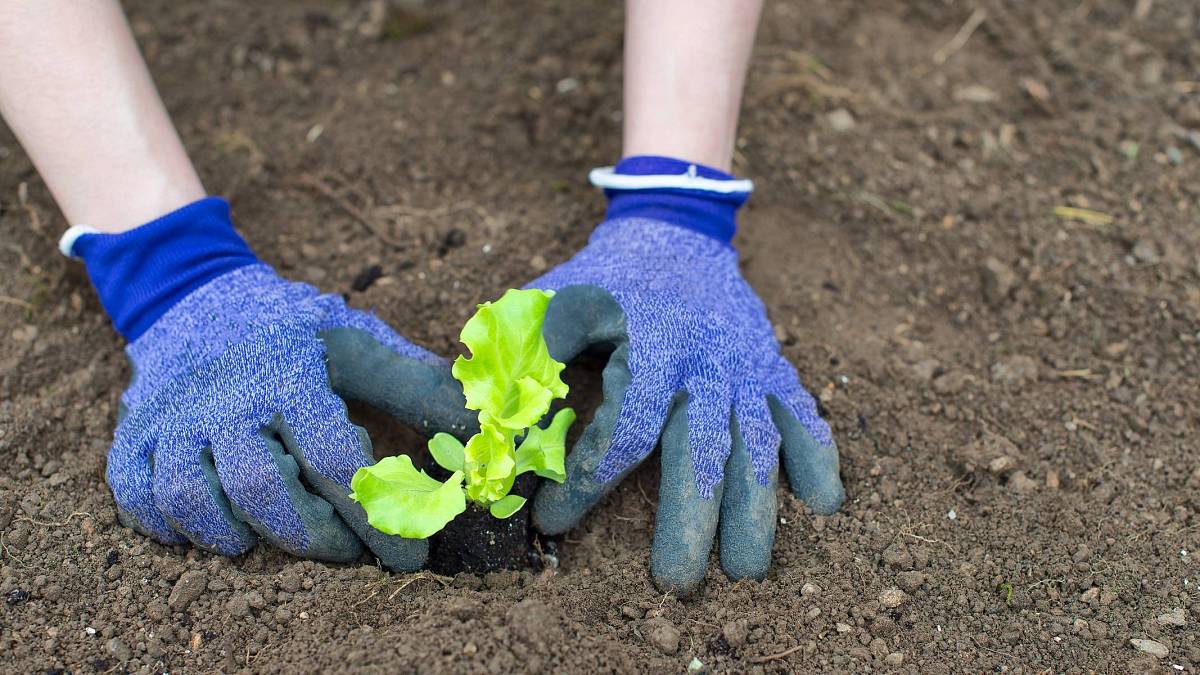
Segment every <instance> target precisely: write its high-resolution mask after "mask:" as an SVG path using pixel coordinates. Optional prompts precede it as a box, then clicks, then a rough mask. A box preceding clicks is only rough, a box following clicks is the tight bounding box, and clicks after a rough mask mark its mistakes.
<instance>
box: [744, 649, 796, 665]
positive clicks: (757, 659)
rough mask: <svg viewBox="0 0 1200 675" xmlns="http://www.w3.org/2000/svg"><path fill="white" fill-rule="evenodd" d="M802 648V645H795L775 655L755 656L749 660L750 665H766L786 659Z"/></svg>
mask: <svg viewBox="0 0 1200 675" xmlns="http://www.w3.org/2000/svg"><path fill="white" fill-rule="evenodd" d="M803 648H804V645H796V646H795V647H792V648H791V649H785V650H783V651H781V652H778V653H775V654H767V655H766V656H756V657H754V658H752V659H750V663H767V662H768V661H777V660H779V659H786V658H787V657H789V656H791V655H792V654H795V653H796V652H798V651H800V650H801V649H803Z"/></svg>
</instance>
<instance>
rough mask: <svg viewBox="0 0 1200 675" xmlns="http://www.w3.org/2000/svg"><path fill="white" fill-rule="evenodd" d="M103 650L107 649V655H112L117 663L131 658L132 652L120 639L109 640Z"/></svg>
mask: <svg viewBox="0 0 1200 675" xmlns="http://www.w3.org/2000/svg"><path fill="white" fill-rule="evenodd" d="M104 648H105V649H107V650H108V653H109V654H112V655H113V657H115V658H116V659H117V660H118V661H128V660H129V659H131V658H133V651H131V650H130V649H129V647H127V646H126V645H125V643H124V642H121V639H120V638H113V639H111V640H109V641H108V643H107V644H105V645H104Z"/></svg>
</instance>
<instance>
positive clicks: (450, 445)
mask: <svg viewBox="0 0 1200 675" xmlns="http://www.w3.org/2000/svg"><path fill="white" fill-rule="evenodd" d="M429 454H430V455H433V461H435V462H437V463H438V466H440V467H442V468H443V469H445V470H447V471H462V469H463V461H464V459H463V444H462V442H461V441H459V440H458V439H457V438H455V437H453V436H451V435H450V434H447V433H445V432H439V433H437V434H434V436H433V438H431V439H429Z"/></svg>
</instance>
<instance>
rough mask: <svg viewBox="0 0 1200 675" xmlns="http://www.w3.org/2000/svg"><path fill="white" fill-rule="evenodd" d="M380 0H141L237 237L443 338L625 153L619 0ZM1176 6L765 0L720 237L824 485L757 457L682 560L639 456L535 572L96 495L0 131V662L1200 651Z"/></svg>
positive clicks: (259, 666) (40, 237)
mask: <svg viewBox="0 0 1200 675" xmlns="http://www.w3.org/2000/svg"><path fill="white" fill-rule="evenodd" d="M383 7H384V5H382V4H379V3H372V2H357V1H355V2H350V1H336V2H319V1H317V0H305V1H303V2H282V1H281V0H272V1H270V2H265V1H264V2H253V3H241V2H221V3H175V2H166V1H165V0H134V1H131V2H130V3H129V9H130V11H131V13H132V17H133V23H134V26H135V29H136V32H137V35H138V37H139V40H140V41H141V44H142V47H143V49H144V50H145V52H146V54H147V56H148V58H149V60H150V63H151V66H152V69H153V71H154V73H155V76H156V78H157V80H158V82H159V84H160V87H161V89H162V93H163V96H164V98H165V99H166V102H167V104H168V106H169V108H170V110H171V111H172V114H173V115H174V118H175V120H176V121H177V123H178V125H179V128H180V130H181V133H182V136H183V138H184V139H185V142H186V143H187V145H188V146H189V148H190V149H191V151H192V153H193V156H194V158H195V161H196V163H197V165H198V167H199V170H200V172H201V174H202V175H203V177H204V178H205V180H206V184H207V186H208V187H209V189H210V190H211V191H212V192H213V193H216V194H222V195H225V196H227V197H228V198H229V199H230V200H231V201H232V204H233V207H234V211H235V214H236V220H237V222H238V224H239V226H240V228H241V229H242V231H243V232H244V233H245V235H246V236H247V238H248V239H249V241H250V242H251V244H252V245H253V246H254V248H255V250H256V251H258V252H259V253H260V255H261V256H263V257H264V258H265V259H266V260H267V261H268V262H270V263H271V264H273V265H275V266H276V267H277V268H278V269H279V271H280V272H281V273H282V274H284V275H287V276H289V277H291V278H294V279H299V280H303V281H307V282H311V283H313V284H316V285H317V286H319V287H321V288H322V289H324V290H327V291H332V292H341V293H346V294H347V295H348V297H349V299H350V302H351V303H352V304H353V305H355V306H358V307H363V308H375V309H376V310H377V311H378V312H379V313H380V315H381V316H382V317H383V318H384V319H386V320H387V321H388V322H389V323H391V324H392V325H393V326H395V327H396V328H397V329H398V330H399V331H400V332H402V333H403V334H405V335H407V336H409V337H410V338H412V339H413V340H415V341H416V342H419V343H421V344H423V345H426V346H428V347H429V348H431V349H433V350H435V351H438V352H440V353H442V354H446V355H452V354H454V353H456V351H457V347H456V345H455V336H456V334H457V331H458V329H459V327H460V326H461V325H462V324H463V322H464V321H465V320H466V318H467V317H468V316H469V315H470V313H471V312H472V310H473V306H474V304H475V303H477V302H480V301H483V300H488V299H494V298H496V297H498V296H499V295H500V294H501V292H502V291H503V290H504V289H506V288H509V287H514V286H519V285H521V284H522V283H524V282H526V281H527V280H529V279H531V278H533V277H534V276H535V275H537V274H538V273H540V272H541V271H543V270H544V269H546V268H547V267H548V266H551V265H554V264H557V263H559V262H561V261H563V260H565V259H566V258H568V257H569V256H570V255H571V254H572V253H573V252H574V251H575V250H577V249H578V248H579V247H580V246H581V245H583V243H584V241H585V240H586V237H587V234H588V232H589V230H590V229H591V227H592V226H593V225H594V224H595V223H596V222H598V220H599V219H600V218H601V217H602V213H603V203H602V200H601V198H600V196H599V195H598V194H597V193H596V192H595V191H594V190H592V189H591V188H589V187H588V185H587V184H586V181H585V179H584V176H585V173H586V169H588V168H589V167H591V166H593V165H597V164H603V163H607V162H611V161H612V160H613V159H614V158H615V157H617V156H618V153H619V151H620V147H619V144H620V138H619V137H620V133H619V129H620V123H619V115H618V112H619V106H620V97H619V92H620V61H621V58H620V55H621V36H620V25H621V10H620V6H619V3H582V2H579V3H561V2H549V1H541V0H539V1H524V2H510V3H495V2H489V3H476V2H466V1H465V0H455V1H451V2H444V3H436V4H434V3H429V4H421V3H419V2H418V3H415V4H412V3H410V4H405V5H403V7H404V8H405V9H403V10H400V9H393V10H391V11H380V9H381V8H383ZM980 13H981V14H980ZM1198 31H1200V6H1198V5H1196V3H1194V2H1189V1H1187V0H1173V1H1168V0H1157V1H1155V0H1140V1H1139V2H1136V3H1133V2H1123V1H1120V0H1083V1H1072V2H1038V3H1032V2H1031V3H1006V2H999V1H992V0H980V1H978V2H939V3H931V2H921V1H917V0H905V1H897V2H891V1H888V2H885V1H883V0H866V1H861V2H841V1H833V0H813V1H811V2H804V3H799V2H782V1H776V2H770V3H768V7H767V10H766V18H765V20H764V22H763V26H762V31H761V40H760V44H759V46H758V49H757V51H756V56H755V61H754V66H753V73H752V76H751V79H750V84H749V91H748V93H747V100H746V106H745V114H744V118H743V128H742V135H741V138H740V140H739V142H738V145H737V149H738V153H737V160H736V170H737V172H738V173H739V174H742V175H746V176H750V177H753V178H754V179H755V180H756V181H757V183H758V188H759V189H758V192H757V193H756V194H755V196H754V198H753V199H752V200H751V202H750V205H749V206H748V208H747V209H746V211H745V216H744V218H743V221H742V227H741V233H740V234H739V237H738V241H737V244H738V246H739V248H740V249H741V251H742V255H743V263H744V270H745V274H746V276H747V277H748V278H749V279H750V280H751V282H752V283H753V284H754V285H755V287H756V288H757V289H758V290H759V291H760V293H761V294H762V297H763V300H764V302H765V303H766V306H767V307H768V309H769V311H770V313H771V317H772V319H773V321H774V322H775V324H776V326H777V332H778V335H779V337H780V338H781V340H782V342H783V345H784V350H785V352H786V354H787V356H788V357H789V358H790V359H791V360H792V361H793V362H794V363H795V364H796V366H797V367H798V368H799V371H800V372H801V373H802V377H803V379H804V381H805V383H806V384H807V385H808V386H809V387H810V388H811V389H812V390H813V391H814V393H816V394H818V395H819V398H820V400H821V402H822V404H823V406H824V409H825V411H826V414H827V416H828V419H829V421H830V423H831V424H832V426H833V429H834V431H835V435H836V437H837V440H838V443H839V446H840V448H841V451H842V467H843V472H844V478H845V482H846V487H847V491H848V493H849V499H848V501H847V503H846V506H845V508H844V509H843V511H842V512H841V513H839V514H837V515H834V516H831V517H824V518H817V517H812V516H810V515H809V514H806V513H805V510H804V507H803V505H802V504H800V503H799V502H797V501H796V500H795V499H794V498H792V497H791V496H790V495H789V494H788V493H787V492H786V491H785V490H783V489H781V490H780V493H779V497H780V501H781V504H782V507H781V509H780V523H779V533H778V538H777V542H776V546H775V553H774V565H773V568H772V571H771V573H770V575H769V576H768V578H767V579H766V580H765V581H762V582H752V581H742V582H738V583H733V582H730V581H729V580H727V579H726V578H725V577H724V576H723V575H722V573H721V572H720V570H719V568H718V567H717V566H716V564H715V562H714V564H713V565H712V566H711V567H710V571H709V575H708V580H707V584H706V586H705V587H704V590H703V591H702V592H701V593H700V594H699V595H698V596H697V597H695V598H690V599H686V600H682V601H681V600H676V599H673V598H671V597H664V596H663V595H662V594H660V593H659V592H657V591H656V590H655V588H654V586H653V585H652V584H651V583H650V581H649V579H648V574H647V561H648V550H649V544H650V541H651V536H652V531H653V525H654V523H653V515H654V503H655V500H656V495H657V488H656V486H657V476H658V472H657V468H656V467H655V466H654V464H655V462H654V461H653V460H651V461H650V462H648V463H647V464H646V466H645V467H644V468H643V469H641V470H639V471H638V472H636V473H634V474H633V475H631V476H630V477H629V478H628V479H627V480H626V481H625V482H624V483H623V484H622V485H621V486H620V487H618V488H617V489H616V490H615V491H614V492H613V493H612V495H611V496H610V497H609V498H608V499H606V500H605V501H604V502H603V504H602V505H600V506H599V507H598V508H597V509H596V510H595V511H594V513H593V514H592V515H591V516H590V517H588V518H587V519H586V520H585V521H584V522H583V523H582V524H581V525H580V526H579V527H578V528H577V529H576V530H575V531H573V532H572V533H570V534H569V535H568V536H567V538H566V539H565V540H564V542H563V543H562V545H561V548H560V551H559V553H560V554H561V561H562V565H561V567H560V568H559V569H558V572H557V574H549V573H542V572H528V571H527V572H515V573H492V574H488V575H485V576H482V577H478V576H470V575H460V576H458V577H455V578H453V579H447V578H439V577H436V576H434V575H432V574H430V573H428V572H425V573H418V574H408V575H389V574H386V573H384V572H382V571H380V570H379V569H378V568H376V567H375V566H373V565H372V564H370V563H369V562H368V561H364V562H363V563H362V564H358V565H347V566H334V565H326V564H319V563H313V562H306V561H300V560H296V559H293V558H290V557H288V556H286V555H284V554H281V553H278V552H275V551H272V550H269V549H266V548H263V549H259V550H255V551H253V552H251V553H249V554H247V555H246V556H244V557H243V558H240V559H236V560H227V559H223V558H218V557H214V556H211V555H209V554H206V553H200V552H197V551H195V550H189V549H187V548H182V547H180V548H167V547H163V546H160V545H158V544H156V543H153V542H151V541H148V540H146V539H144V538H141V537H139V536H137V535H135V534H134V533H132V532H130V531H128V530H125V529H123V528H121V527H119V526H118V525H117V524H116V522H115V518H114V511H113V506H112V500H111V497H110V495H109V492H108V490H107V488H106V486H105V484H104V479H103V471H104V461H105V459H104V458H105V452H106V450H107V447H108V444H109V442H110V439H111V434H112V427H113V421H114V415H115V412H116V403H117V400H118V396H119V394H120V391H121V389H122V388H123V386H124V385H125V383H126V381H127V379H128V377H129V369H128V366H127V365H126V363H125V359H124V357H123V354H122V351H121V346H122V345H121V342H120V340H119V339H118V338H117V337H116V336H115V335H114V333H113V331H112V330H111V329H110V328H109V326H108V323H107V320H106V319H105V317H104V316H103V315H102V312H101V310H100V308H99V306H98V304H97V302H96V300H95V297H94V295H93V293H92V291H91V289H90V288H89V287H88V285H87V280H86V278H85V276H84V274H83V270H82V269H81V267H80V266H79V265H78V264H77V263H74V262H69V261H66V260H63V259H62V258H60V257H59V255H58V254H57V252H56V250H55V240H56V238H57V236H58V235H59V234H60V233H61V231H62V230H63V229H64V226H65V225H64V223H63V222H61V216H60V215H58V213H57V211H56V210H55V208H54V206H53V203H52V201H51V200H50V198H49V195H48V193H47V191H46V189H45V186H44V184H43V183H42V182H41V181H40V179H38V178H37V176H36V174H35V172H34V170H33V168H32V166H31V165H30V163H29V162H28V160H27V159H26V158H25V157H24V155H23V154H22V153H21V150H20V149H19V147H18V146H17V145H16V142H15V140H14V139H13V138H12V136H11V135H10V134H8V133H7V132H0V160H3V161H2V162H0V295H2V296H3V298H2V302H0V316H2V317H3V328H4V330H3V338H4V339H3V340H0V467H3V468H2V469H0V597H3V598H4V602H0V669H3V670H4V671H7V672H39V671H45V672H60V671H62V670H69V671H71V672H84V673H86V672H122V671H131V672H146V673H149V672H164V671H168V670H169V671H172V672H214V671H227V672H233V671H241V670H246V671H254V672H271V671H280V670H288V671H299V672H315V671H323V670H342V669H344V670H355V671H373V672H387V673H398V672H416V671H421V672H471V673H483V672H492V673H500V672H517V671H527V672H607V671H618V672H633V671H638V672H681V671H684V670H685V669H687V668H688V665H689V664H690V663H691V664H693V666H694V667H702V668H707V669H709V670H710V671H713V672H794V671H798V670H806V671H849V670H855V671H863V670H867V669H872V670H895V671H906V672H920V673H939V672H952V671H968V672H982V671H995V672H1006V671H1007V672H1046V671H1055V672H1084V671H1093V670H1095V671H1104V672H1126V671H1148V670H1155V669H1157V670H1161V671H1164V672H1175V671H1174V670H1173V667H1174V668H1178V667H1182V668H1183V669H1184V670H1185V671H1187V672H1190V671H1192V670H1193V669H1194V668H1196V667H1198V666H1200V642H1198V641H1197V635H1200V632H1198V631H1197V630H1196V621H1197V618H1198V617H1200V597H1198V596H1197V594H1196V586H1197V584H1198V583H1200V567H1198V565H1197V562H1196V561H1197V559H1198V558H1200V551H1198V549H1200V530H1198V526H1200V498H1198V497H1197V494H1200V492H1198V490H1200V463H1198V461H1197V454H1196V446H1197V440H1196V439H1197V436H1196V431H1197V422H1198V419H1200V418H1198V415H1200V410H1198V409H1197V402H1198V401H1200V390H1198V386H1197V381H1198V376H1200V363H1198V361H1197V340H1198V338H1200V335H1198V333H1197V331H1198V329H1200V325H1198V319H1200V285H1198V281H1200V227H1197V224H1198V217H1197V213H1198V209H1200V200H1198V196H1200V136H1198V135H1197V132H1200V81H1198V80H1197V73H1200V41H1197V40H1196V35H1197V33H1198ZM935 57H936V58H935ZM1189 133H1190V135H1189ZM1059 207H1067V208H1069V209H1086V211H1070V210H1063V209H1061V208H1059ZM1056 208H1059V210H1058V214H1057V215H1056V211H1055V209H1056ZM1096 214H1100V215H1096ZM575 370H576V371H578V369H575ZM585 370H586V369H585ZM576 376H577V377H580V378H581V381H586V380H587V378H588V377H589V373H588V372H582V374H577V375H576ZM590 377H591V378H592V380H591V381H592V387H591V390H592V392H593V393H592V394H591V396H592V399H591V400H593V401H594V390H595V387H594V384H595V377H594V370H593V371H591V375H590ZM579 389H580V391H581V392H583V396H584V397H585V398H586V397H587V396H588V395H589V394H588V393H587V390H588V389H589V387H588V386H584V385H581V386H580V388H579ZM368 417H370V416H369V415H368ZM371 424H372V425H373V426H372V429H373V431H375V433H376V436H377V439H378V441H377V446H379V447H381V448H391V449H393V450H400V449H403V448H404V447H405V446H404V445H403V443H409V444H410V445H409V447H411V444H412V442H413V441H412V436H411V434H409V435H405V434H404V433H402V432H401V431H399V430H396V429H393V428H390V427H387V426H386V425H382V424H380V423H378V421H377V420H375V421H374V422H371ZM694 659H695V661H693V660H694ZM696 663H699V664H702V666H696V665H695V664H696Z"/></svg>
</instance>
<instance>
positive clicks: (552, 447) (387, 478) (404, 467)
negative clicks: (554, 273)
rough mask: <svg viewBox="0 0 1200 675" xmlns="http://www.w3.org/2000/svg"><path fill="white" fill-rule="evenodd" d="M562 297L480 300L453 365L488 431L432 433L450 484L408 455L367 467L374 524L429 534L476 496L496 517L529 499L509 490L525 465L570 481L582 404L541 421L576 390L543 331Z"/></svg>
mask: <svg viewBox="0 0 1200 675" xmlns="http://www.w3.org/2000/svg"><path fill="white" fill-rule="evenodd" d="M553 295H554V293H553V292H551V291H540V290H510V291H508V292H507V293H505V294H504V296H503V297H502V298H500V299H499V300H497V301H496V302H485V303H484V304H482V305H479V309H478V311H477V312H475V315H474V316H472V317H471V319H470V320H469V321H467V323H466V325H465V326H463V329H462V333H461V334H460V336H459V339H461V340H462V342H463V344H465V345H466V346H467V348H468V349H470V351H471V356H470V358H468V357H466V356H459V357H458V358H457V359H456V360H455V361H454V367H453V369H452V372H453V375H454V377H455V379H457V380H458V381H459V382H461V383H462V385H463V394H464V395H465V396H466V399H467V408H468V409H469V410H477V411H479V433H477V434H475V435H474V436H472V437H471V438H470V439H469V440H468V441H467V442H466V444H465V445H464V444H463V443H461V442H460V441H459V440H458V439H456V438H454V437H453V436H451V435H450V434H447V433H439V434H437V435H435V436H434V437H433V438H431V439H430V440H429V454H430V455H431V456H432V457H433V461H435V462H437V463H438V465H439V466H441V467H442V468H443V469H446V470H447V471H449V472H451V475H450V477H449V478H448V479H446V480H445V481H442V482H440V481H438V480H437V479H435V478H433V477H431V476H430V475H429V474H427V473H425V472H424V471H421V470H418V469H417V468H416V467H414V466H413V463H412V459H410V458H409V457H407V456H404V455H401V456H397V457H387V458H385V459H383V460H381V461H379V462H378V463H376V464H375V465H374V466H368V467H364V468H361V469H359V470H358V471H357V472H356V473H355V474H354V477H353V479H351V481H350V488H351V489H352V490H353V492H351V493H350V498H351V499H353V500H355V501H357V502H358V503H360V504H362V506H363V509H364V510H366V512H367V522H369V523H370V524H371V525H372V526H374V527H375V528H376V529H378V530H380V531H382V532H386V533H387V534H397V535H400V536H401V537H406V538H409V539H425V538H427V537H430V536H432V535H433V534H435V533H437V532H438V531H439V530H441V529H442V528H444V527H445V526H446V524H447V523H449V522H450V521H451V520H454V518H455V517H456V516H457V515H458V514H460V513H462V512H463V511H465V510H466V509H467V501H468V500H469V501H471V502H472V503H474V504H476V505H478V506H479V507H481V508H486V509H488V510H489V511H490V512H491V514H492V515H493V516H495V517H496V518H508V517H509V516H511V515H513V514H514V513H516V512H517V511H519V510H520V509H521V507H522V506H524V505H525V498H524V497H522V496H520V495H512V494H509V490H511V489H512V486H513V482H514V481H515V480H516V478H517V476H519V475H521V474H523V473H527V472H530V471H532V472H533V473H535V474H537V475H538V476H541V477H543V478H548V479H550V480H553V481H556V482H559V483H561V482H563V481H564V480H566V477H567V473H566V468H565V464H564V461H565V456H566V438H567V429H568V428H570V426H571V424H572V423H573V422H574V421H575V411H573V410H571V409H570V408H564V409H562V410H560V411H558V412H557V413H555V415H554V418H553V419H552V420H550V423H549V424H547V425H546V426H545V427H539V426H538V425H537V423H538V421H539V420H541V419H542V418H543V417H544V416H545V415H546V413H547V412H548V411H549V410H550V404H551V402H553V401H554V400H555V399H560V398H565V397H566V395H567V385H566V383H565V382H563V381H562V377H561V373H562V370H563V364H562V363H560V362H558V361H555V360H554V358H553V357H551V356H550V351H549V350H548V349H547V348H546V340H545V339H544V338H543V337H542V320H543V319H544V318H545V315H546V308H547V307H548V306H549V304H550V298H551V297H553ZM518 439H520V442H519V443H518Z"/></svg>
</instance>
